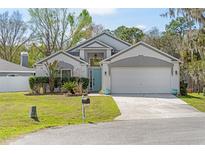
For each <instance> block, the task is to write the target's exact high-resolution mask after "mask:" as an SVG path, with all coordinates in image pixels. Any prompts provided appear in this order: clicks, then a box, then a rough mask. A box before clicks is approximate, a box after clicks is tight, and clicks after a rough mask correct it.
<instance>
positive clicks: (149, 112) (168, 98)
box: [113, 94, 205, 120]
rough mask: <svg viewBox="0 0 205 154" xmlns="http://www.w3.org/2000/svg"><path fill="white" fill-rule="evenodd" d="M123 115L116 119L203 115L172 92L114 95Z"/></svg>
mask: <svg viewBox="0 0 205 154" xmlns="http://www.w3.org/2000/svg"><path fill="white" fill-rule="evenodd" d="M113 99H114V100H115V101H116V103H117V105H118V107H119V109H120V111H121V116H119V117H117V118H116V120H134V119H158V118H159V119H161V118H178V117H198V116H199V117H201V116H205V114H204V113H202V112H199V111H197V110H196V109H195V108H193V107H191V106H189V105H188V104H186V103H185V102H184V101H182V100H181V99H179V98H177V97H175V96H173V95H171V94H133V95H128V94H127V95H125V94H124V95H114V96H113Z"/></svg>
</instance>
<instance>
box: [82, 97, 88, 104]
mask: <svg viewBox="0 0 205 154" xmlns="http://www.w3.org/2000/svg"><path fill="white" fill-rule="evenodd" d="M82 104H90V98H88V97H82Z"/></svg>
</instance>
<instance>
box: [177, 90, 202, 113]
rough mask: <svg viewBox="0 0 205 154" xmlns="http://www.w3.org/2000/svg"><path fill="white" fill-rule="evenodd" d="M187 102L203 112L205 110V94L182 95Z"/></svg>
mask: <svg viewBox="0 0 205 154" xmlns="http://www.w3.org/2000/svg"><path fill="white" fill-rule="evenodd" d="M179 98H181V99H182V100H184V101H185V102H186V103H187V104H189V105H191V106H193V107H194V108H196V109H197V110H199V111H201V112H205V96H203V94H197V93H190V94H188V95H187V96H180V97H179Z"/></svg>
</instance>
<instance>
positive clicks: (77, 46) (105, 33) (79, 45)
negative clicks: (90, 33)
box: [66, 32, 131, 52]
mask: <svg viewBox="0 0 205 154" xmlns="http://www.w3.org/2000/svg"><path fill="white" fill-rule="evenodd" d="M101 35H108V36H110V37H112V38H113V39H115V40H117V41H119V42H122V43H124V44H126V45H128V46H131V44H130V43H128V42H125V41H123V40H121V39H119V38H117V37H115V36H113V35H111V34H108V33H107V32H102V33H100V34H98V35H96V36H94V37H92V38H89V39H87V40H85V41H84V42H82V43H80V44H78V45H76V46H74V47H72V48H70V49H67V50H66V51H67V52H70V51H72V50H73V49H76V48H77V49H78V48H80V47H81V46H82V45H84V44H86V43H88V42H89V41H91V40H94V39H96V38H98V37H99V36H101Z"/></svg>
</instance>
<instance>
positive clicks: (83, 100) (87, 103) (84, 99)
mask: <svg viewBox="0 0 205 154" xmlns="http://www.w3.org/2000/svg"><path fill="white" fill-rule="evenodd" d="M86 105H90V98H88V97H85V96H82V119H83V123H85V119H86V114H85V106H86Z"/></svg>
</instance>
